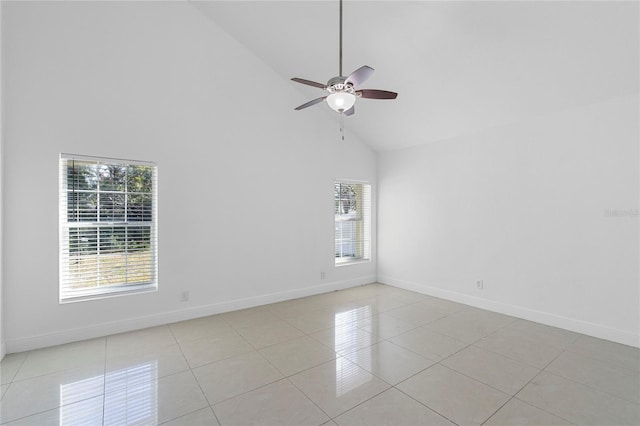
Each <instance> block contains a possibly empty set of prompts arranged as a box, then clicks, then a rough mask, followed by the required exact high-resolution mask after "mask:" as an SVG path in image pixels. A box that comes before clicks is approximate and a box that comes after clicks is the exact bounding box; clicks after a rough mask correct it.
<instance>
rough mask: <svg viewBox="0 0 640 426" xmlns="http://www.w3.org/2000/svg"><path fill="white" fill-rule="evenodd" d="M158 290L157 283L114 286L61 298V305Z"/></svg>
mask: <svg viewBox="0 0 640 426" xmlns="http://www.w3.org/2000/svg"><path fill="white" fill-rule="evenodd" d="M157 291H158V285H157V284H148V285H144V286H137V287H133V288H126V287H124V288H123V287H114V288H111V289H108V290H104V291H103V292H101V293H97V294H96V293H94V294H87V295H78V296H71V297H66V298H64V299H60V301H59V303H60V304H61V305H66V304H67V303H77V302H86V301H89V300H99V299H107V298H112V297H118V296H129V295H134V294H142V293H154V292H157Z"/></svg>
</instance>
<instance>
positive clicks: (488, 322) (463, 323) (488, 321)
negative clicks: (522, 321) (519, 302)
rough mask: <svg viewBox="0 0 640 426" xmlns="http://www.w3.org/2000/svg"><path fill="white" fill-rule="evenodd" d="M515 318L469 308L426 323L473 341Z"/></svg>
mask: <svg viewBox="0 0 640 426" xmlns="http://www.w3.org/2000/svg"><path fill="white" fill-rule="evenodd" d="M514 320H515V318H513V317H508V316H506V315H501V314H496V313H493V312H488V311H483V310H481V309H476V308H468V309H464V310H462V311H460V312H456V313H454V314H451V315H449V316H448V317H445V318H441V319H439V320H437V321H433V322H431V323H429V324H427V325H425V328H428V329H430V330H433V331H437V332H438V333H442V334H446V335H447V336H451V337H453V338H455V339H458V340H461V341H463V342H467V343H473V342H475V341H477V340H480V339H481V338H483V337H485V336H487V335H489V334H491V333H493V332H494V331H496V330H498V329H500V328H502V327H504V326H506V325H508V324H509V323H511V322H513V321H514Z"/></svg>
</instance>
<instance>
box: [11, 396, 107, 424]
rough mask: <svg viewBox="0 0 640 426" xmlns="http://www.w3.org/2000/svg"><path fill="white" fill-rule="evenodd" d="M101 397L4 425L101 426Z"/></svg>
mask: <svg viewBox="0 0 640 426" xmlns="http://www.w3.org/2000/svg"><path fill="white" fill-rule="evenodd" d="M102 410H103V404H102V395H100V396H95V397H93V398H88V399H84V400H82V401H79V402H76V403H73V404H67V405H65V406H64V407H58V408H54V409H53V410H49V411H45V412H44V413H40V414H35V415H33V416H29V417H23V418H22V419H20V420H16V421H13V422H9V423H6V424H7V425H11V426H58V425H60V426H63V425H78V426H80V425H101V424H102Z"/></svg>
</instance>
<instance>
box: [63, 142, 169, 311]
mask: <svg viewBox="0 0 640 426" xmlns="http://www.w3.org/2000/svg"><path fill="white" fill-rule="evenodd" d="M156 175H157V168H156V165H155V164H154V163H148V162H140V161H130V160H116V159H107V158H97V157H86V156H76V155H70V154H61V155H60V194H59V198H60V212H59V220H60V253H59V256H60V301H71V300H77V299H83V298H93V297H96V296H104V295H109V294H116V293H122V292H131V291H141V290H151V289H155V288H156V287H157V270H158V262H157V221H156V217H157V213H156V212H157V210H156V205H157V200H156V193H157V192H156Z"/></svg>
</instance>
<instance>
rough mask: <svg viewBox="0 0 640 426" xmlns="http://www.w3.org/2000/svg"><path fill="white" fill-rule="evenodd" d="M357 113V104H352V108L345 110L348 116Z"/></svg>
mask: <svg viewBox="0 0 640 426" xmlns="http://www.w3.org/2000/svg"><path fill="white" fill-rule="evenodd" d="M355 113H356V107H355V105H354V106H352V107H351V108H349V109H348V110H346V111H345V112H343V114H344V115H346V116H347V117H348V116H350V115H353V114H355Z"/></svg>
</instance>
